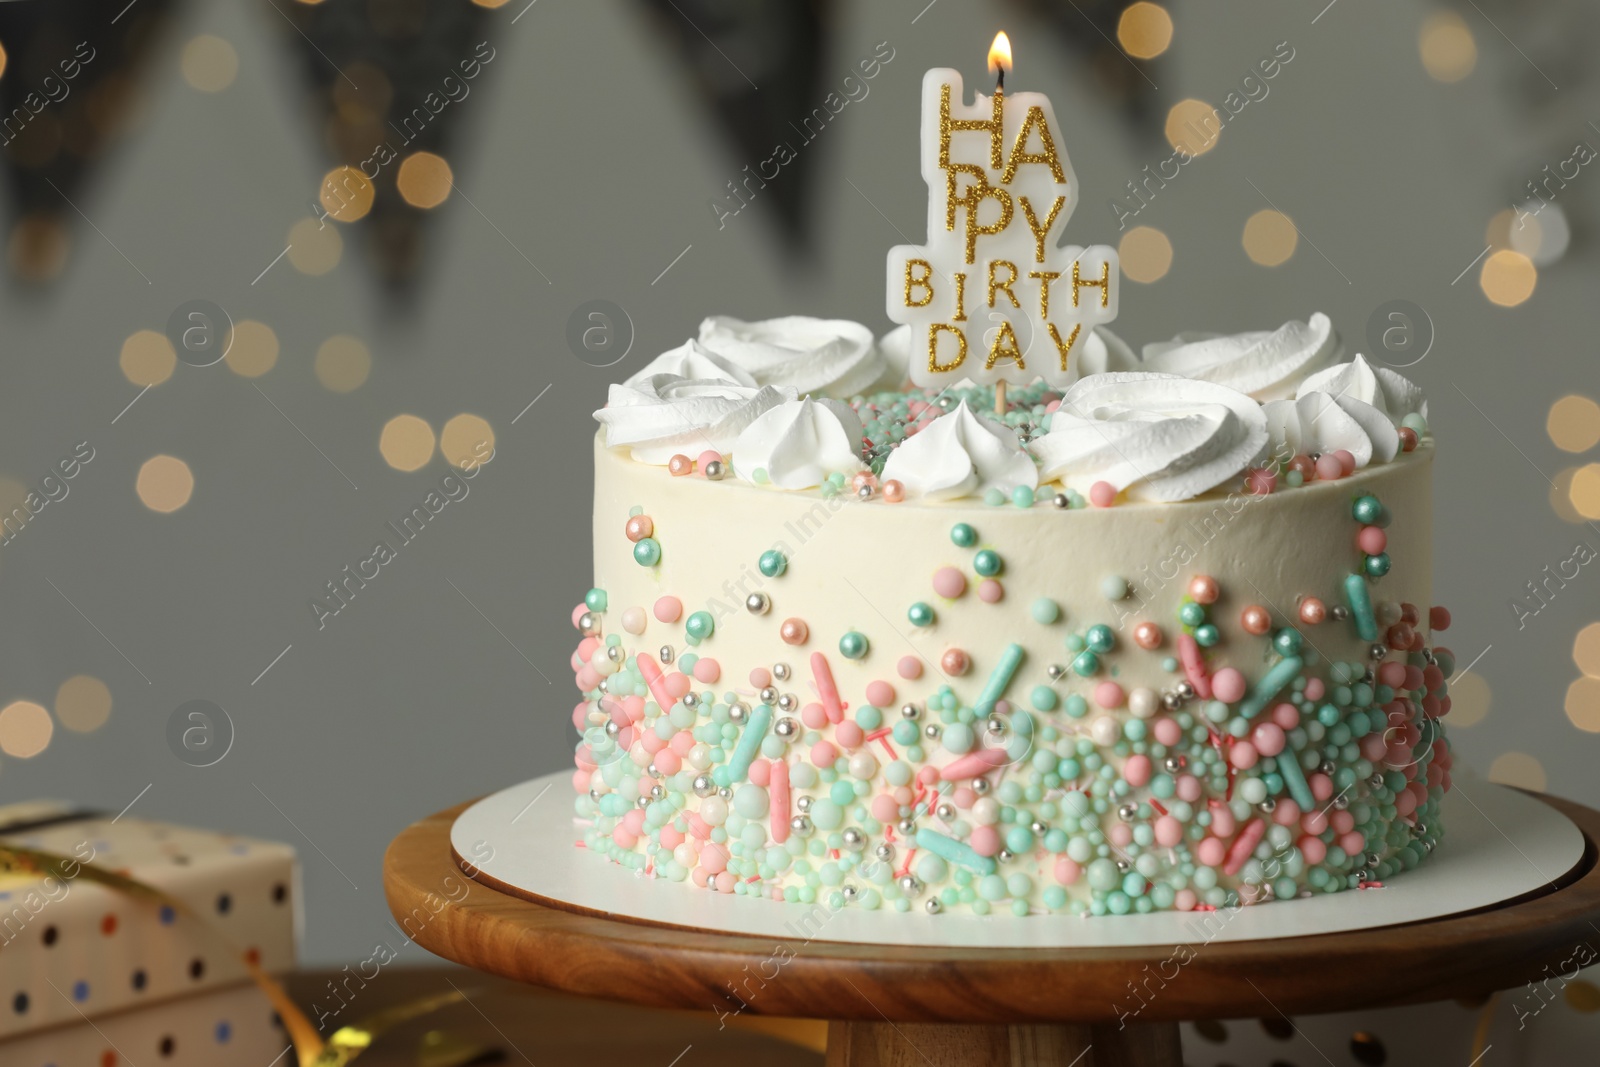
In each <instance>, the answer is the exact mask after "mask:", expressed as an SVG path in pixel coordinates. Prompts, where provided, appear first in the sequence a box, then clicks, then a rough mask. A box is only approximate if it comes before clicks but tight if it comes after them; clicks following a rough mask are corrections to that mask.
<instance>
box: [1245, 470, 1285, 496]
mask: <svg viewBox="0 0 1600 1067" xmlns="http://www.w3.org/2000/svg"><path fill="white" fill-rule="evenodd" d="M1244 487H1245V491H1246V492H1248V493H1250V494H1252V495H1254V496H1267V495H1269V494H1271V492H1272V491H1273V490H1274V489H1276V488H1278V476H1277V475H1276V474H1274V473H1273V472H1272V471H1269V470H1267V469H1266V468H1265V467H1255V468H1252V469H1251V471H1250V473H1249V474H1247V475H1245V478H1244Z"/></svg>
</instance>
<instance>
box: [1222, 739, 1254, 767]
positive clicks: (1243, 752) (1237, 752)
mask: <svg viewBox="0 0 1600 1067" xmlns="http://www.w3.org/2000/svg"><path fill="white" fill-rule="evenodd" d="M1260 758H1261V754H1260V753H1259V752H1257V751H1256V746H1254V745H1252V744H1251V743H1250V742H1248V741H1235V742H1234V743H1233V744H1232V745H1231V746H1230V747H1229V748H1228V762H1229V763H1231V764H1233V765H1234V766H1235V767H1237V768H1239V769H1240V770H1241V771H1242V770H1245V769H1246V768H1249V767H1254V766H1255V765H1256V760H1258V759H1260Z"/></svg>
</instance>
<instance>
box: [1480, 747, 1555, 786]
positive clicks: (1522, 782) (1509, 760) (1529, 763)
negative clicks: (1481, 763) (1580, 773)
mask: <svg viewBox="0 0 1600 1067" xmlns="http://www.w3.org/2000/svg"><path fill="white" fill-rule="evenodd" d="M1489 781H1491V782H1498V783H1500V784H1501V785H1514V786H1517V787H1518V788H1521V789H1531V790H1533V791H1534V792H1536V793H1542V792H1544V789H1545V786H1547V785H1549V784H1550V780H1549V778H1548V777H1547V776H1546V775H1545V773H1544V764H1542V763H1540V762H1539V760H1538V759H1537V758H1536V757H1534V756H1530V755H1528V754H1527V753H1526V752H1502V753H1501V754H1500V755H1498V756H1496V757H1495V760H1494V762H1493V763H1491V764H1489Z"/></svg>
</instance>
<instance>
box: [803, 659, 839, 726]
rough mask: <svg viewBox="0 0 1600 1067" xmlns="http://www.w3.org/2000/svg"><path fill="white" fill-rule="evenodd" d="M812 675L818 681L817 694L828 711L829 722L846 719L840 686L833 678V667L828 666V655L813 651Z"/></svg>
mask: <svg viewBox="0 0 1600 1067" xmlns="http://www.w3.org/2000/svg"><path fill="white" fill-rule="evenodd" d="M811 675H812V677H813V678H814V679H815V680H816V683H817V695H818V696H820V697H821V698H822V706H823V708H824V709H826V711H827V713H828V721H829V722H843V721H844V705H843V704H841V703H839V687H838V685H836V684H835V683H834V680H833V669H832V668H831V667H829V666H828V657H827V656H824V655H823V654H822V653H821V652H813V653H811Z"/></svg>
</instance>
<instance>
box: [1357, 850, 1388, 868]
mask: <svg viewBox="0 0 1600 1067" xmlns="http://www.w3.org/2000/svg"><path fill="white" fill-rule="evenodd" d="M1361 859H1362V861H1363V862H1364V863H1366V865H1367V866H1368V867H1371V868H1373V869H1374V870H1376V869H1377V866H1378V864H1380V863H1382V862H1383V857H1382V856H1380V855H1378V854H1377V853H1376V852H1368V853H1367V854H1366V855H1365V856H1363V857H1361Z"/></svg>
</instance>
